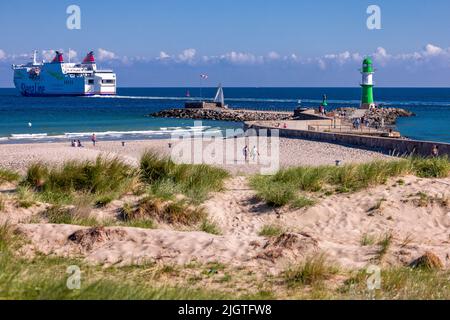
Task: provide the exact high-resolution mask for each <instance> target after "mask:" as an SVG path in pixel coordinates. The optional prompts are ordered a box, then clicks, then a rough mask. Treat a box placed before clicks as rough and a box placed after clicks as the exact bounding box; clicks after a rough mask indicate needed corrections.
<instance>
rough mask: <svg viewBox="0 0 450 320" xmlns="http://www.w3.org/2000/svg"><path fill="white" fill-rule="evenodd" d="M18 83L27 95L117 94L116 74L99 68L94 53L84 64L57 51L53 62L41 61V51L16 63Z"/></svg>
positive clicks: (18, 86)
mask: <svg viewBox="0 0 450 320" xmlns="http://www.w3.org/2000/svg"><path fill="white" fill-rule="evenodd" d="M12 68H13V70H14V85H15V87H16V88H17V89H18V90H19V92H20V93H21V94H22V95H24V96H86V95H115V94H116V80H117V79H116V74H115V73H114V72H113V71H112V70H99V69H97V64H96V62H95V58H94V52H92V51H91V52H89V53H88V54H87V55H86V57H85V58H84V60H83V62H81V63H70V62H69V63H66V62H64V57H63V54H62V53H61V52H59V51H56V52H55V57H54V59H53V60H52V61H51V62H42V63H39V62H37V52H36V51H35V52H34V54H33V61H32V62H30V63H28V64H22V65H13V66H12Z"/></svg>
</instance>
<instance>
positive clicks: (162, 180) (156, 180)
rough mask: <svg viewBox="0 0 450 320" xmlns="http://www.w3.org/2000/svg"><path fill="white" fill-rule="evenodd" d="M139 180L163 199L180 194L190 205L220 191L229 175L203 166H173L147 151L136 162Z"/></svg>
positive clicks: (171, 163)
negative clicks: (138, 164)
mask: <svg viewBox="0 0 450 320" xmlns="http://www.w3.org/2000/svg"><path fill="white" fill-rule="evenodd" d="M140 172H141V179H142V181H143V182H145V183H147V184H149V185H150V186H151V190H152V191H153V192H155V194H157V195H159V196H161V195H165V196H166V197H167V196H168V195H170V194H176V193H181V194H184V195H185V196H187V197H188V198H189V199H190V200H191V201H192V202H195V203H197V204H198V203H201V202H203V201H204V200H205V199H206V197H207V195H208V193H209V192H213V191H220V190H222V189H223V181H224V179H225V178H227V177H228V176H229V173H228V172H227V171H225V170H223V169H220V168H216V167H212V166H209V165H205V164H199V165H193V164H176V163H175V162H173V161H172V160H171V159H170V158H168V157H160V156H159V155H157V154H156V153H155V152H152V151H147V152H146V153H145V154H144V155H143V156H142V158H141V162H140Z"/></svg>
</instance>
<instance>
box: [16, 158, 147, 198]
mask: <svg viewBox="0 0 450 320" xmlns="http://www.w3.org/2000/svg"><path fill="white" fill-rule="evenodd" d="M137 177H138V174H137V170H136V169H134V168H132V167H131V166H129V165H128V164H125V163H124V162H123V161H121V160H119V159H118V158H112V159H107V158H103V157H98V158H97V159H96V160H95V161H83V162H79V161H69V162H66V163H64V164H63V165H62V166H55V167H49V166H46V165H45V164H42V163H36V164H33V165H31V166H30V167H29V168H28V171H27V174H26V177H25V179H24V180H23V182H22V186H25V187H28V188H31V189H33V190H34V191H35V192H36V193H37V194H39V196H40V197H41V199H42V200H43V201H47V202H50V203H56V204H64V203H65V204H67V203H72V202H73V201H74V199H76V198H78V197H79V196H80V194H89V195H92V201H93V202H94V204H96V205H98V206H103V205H106V204H108V203H109V202H111V201H112V200H114V199H115V198H117V197H119V196H120V195H122V194H124V193H127V192H130V191H132V189H133V187H134V185H135V184H136V183H137Z"/></svg>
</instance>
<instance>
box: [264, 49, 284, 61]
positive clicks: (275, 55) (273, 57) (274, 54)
mask: <svg viewBox="0 0 450 320" xmlns="http://www.w3.org/2000/svg"><path fill="white" fill-rule="evenodd" d="M280 57H281V56H280V55H279V54H278V53H277V52H275V51H271V52H269V53H268V54H267V58H268V59H269V60H278V59H280Z"/></svg>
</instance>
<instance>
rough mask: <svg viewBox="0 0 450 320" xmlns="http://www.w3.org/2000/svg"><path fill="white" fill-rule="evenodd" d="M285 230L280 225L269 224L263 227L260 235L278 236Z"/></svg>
mask: <svg viewBox="0 0 450 320" xmlns="http://www.w3.org/2000/svg"><path fill="white" fill-rule="evenodd" d="M284 232H285V230H284V229H283V228H282V227H281V226H279V225H274V224H268V225H265V226H263V227H262V228H261V230H260V231H259V233H258V235H259V236H261V237H278V236H281V235H282V234H283V233H284Z"/></svg>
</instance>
